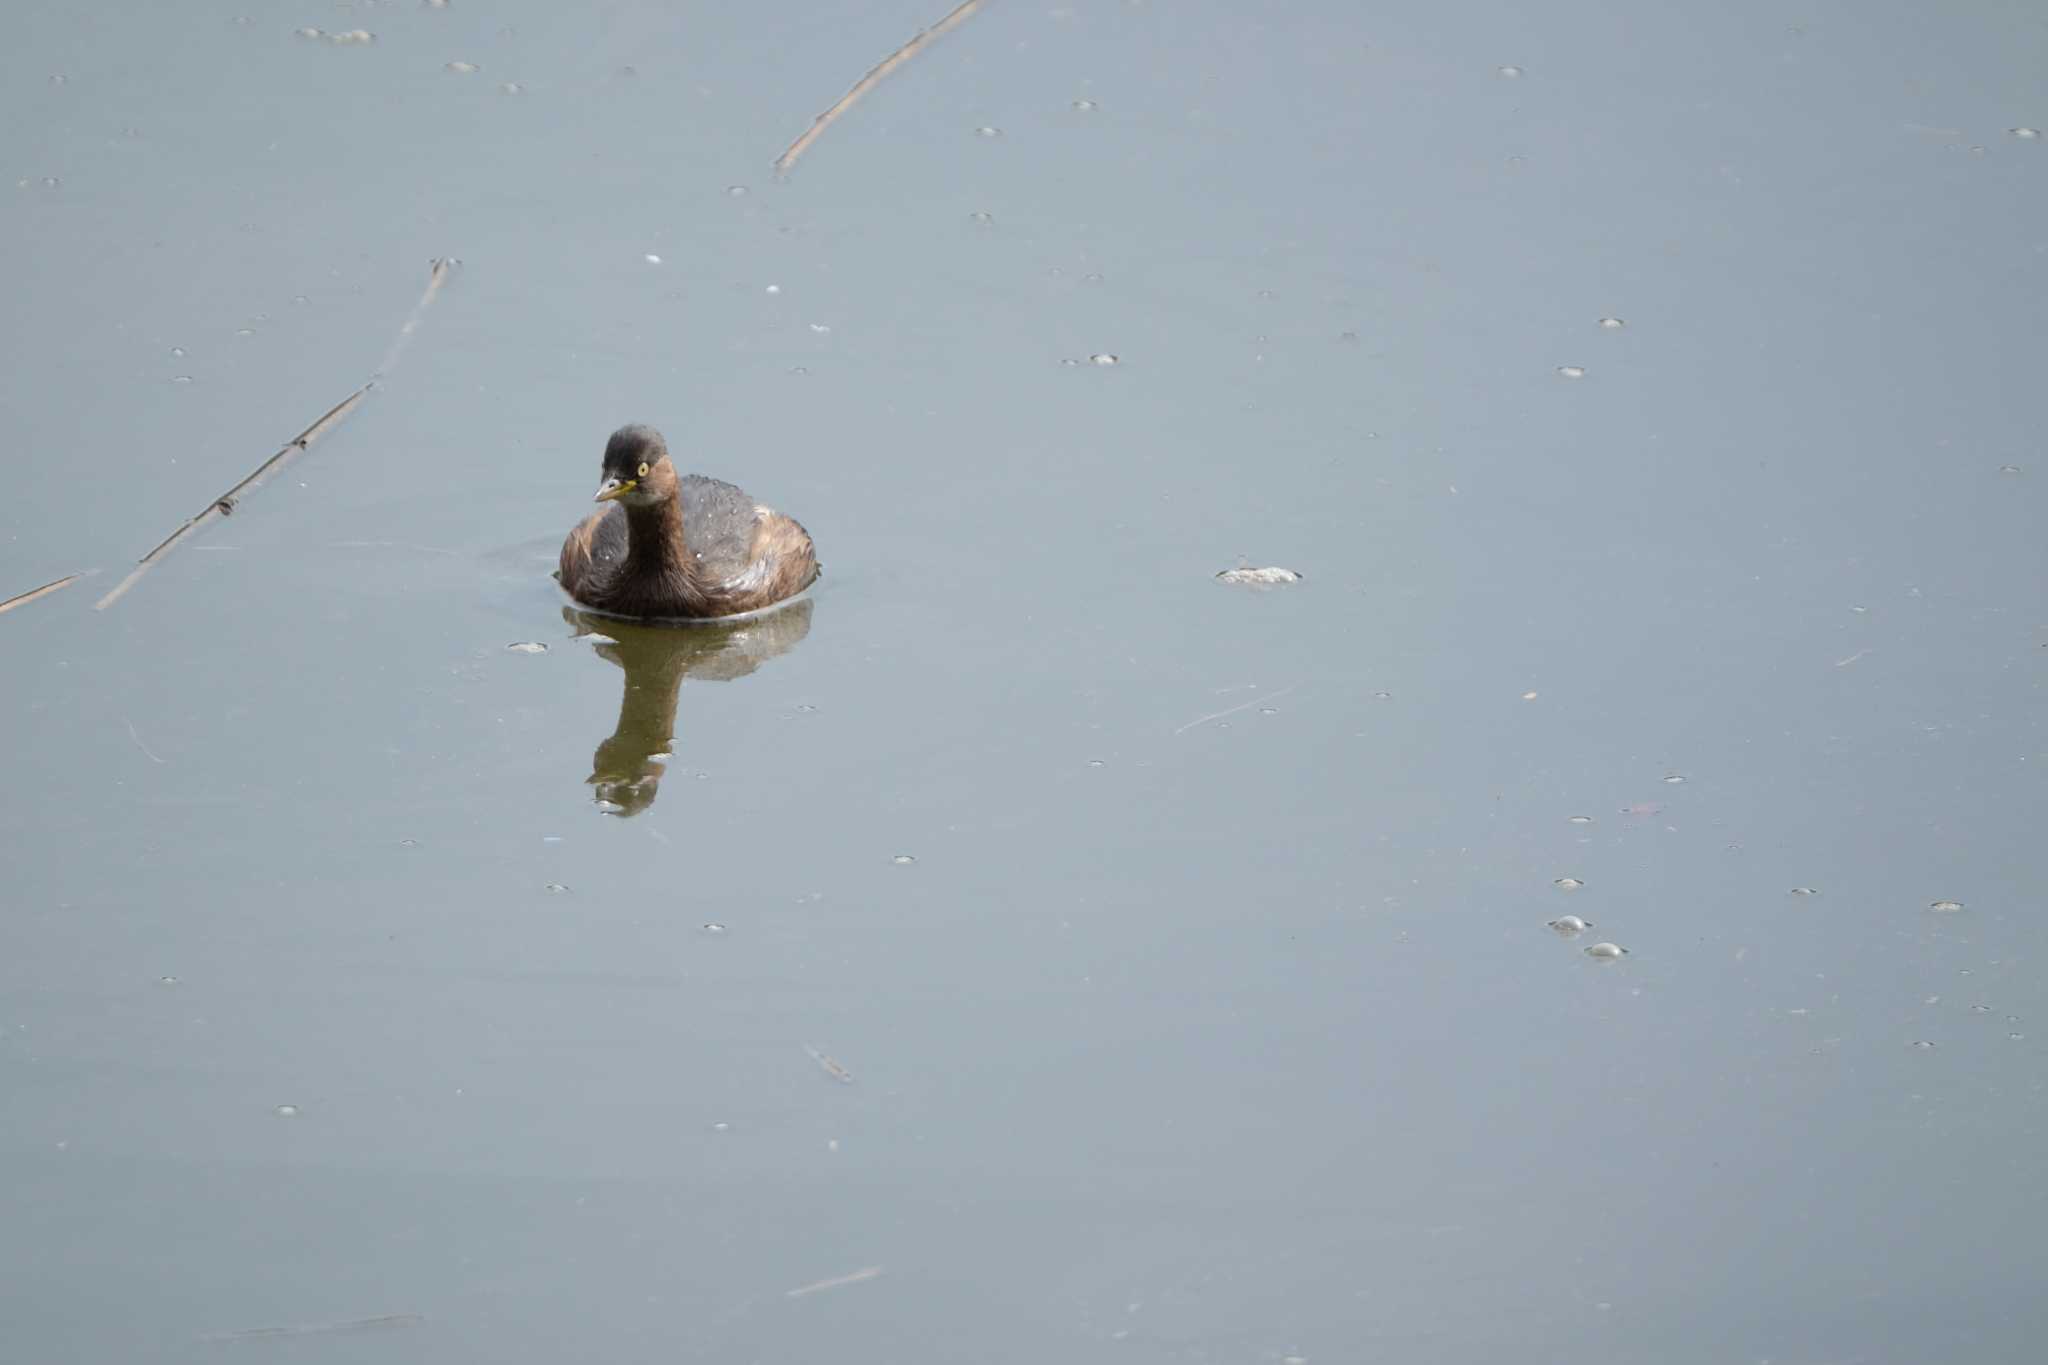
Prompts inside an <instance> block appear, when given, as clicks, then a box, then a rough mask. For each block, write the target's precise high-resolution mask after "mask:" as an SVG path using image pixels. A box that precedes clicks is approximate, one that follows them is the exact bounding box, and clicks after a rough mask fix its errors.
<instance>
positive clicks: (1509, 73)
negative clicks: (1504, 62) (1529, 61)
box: [1494, 66, 1522, 80]
mask: <svg viewBox="0 0 2048 1365" xmlns="http://www.w3.org/2000/svg"><path fill="white" fill-rule="evenodd" d="M1494 70H1496V71H1498V72H1499V73H1500V74H1501V75H1503V76H1506V77H1507V78H1508V79H1509V80H1514V79H1515V78H1516V77H1517V76H1519V75H1521V74H1522V68H1521V67H1519V66H1499V67H1495V68H1494Z"/></svg>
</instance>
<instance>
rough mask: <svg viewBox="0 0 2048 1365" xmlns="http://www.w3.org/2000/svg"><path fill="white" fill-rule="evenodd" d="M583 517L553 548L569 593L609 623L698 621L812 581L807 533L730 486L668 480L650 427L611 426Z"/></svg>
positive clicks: (662, 450) (671, 470)
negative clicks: (594, 507)
mask: <svg viewBox="0 0 2048 1365" xmlns="http://www.w3.org/2000/svg"><path fill="white" fill-rule="evenodd" d="M597 501H599V502H605V503H610V504H611V506H609V507H606V508H604V509H603V510H602V511H599V512H593V513H591V514H590V516H588V517H586V518H585V519H584V521H583V523H582V524H581V525H580V526H578V527H577V528H576V529H575V530H573V531H571V532H570V533H569V538H568V539H567V540H565V541H563V542H562V567H561V571H560V573H559V574H558V575H557V576H558V577H559V578H560V579H561V581H562V587H563V588H564V589H566V590H567V591H568V594H569V596H571V597H573V598H575V599H576V600H577V601H578V602H580V603H582V604H583V605H584V606H586V607H591V608H594V609H596V610H598V611H602V612H610V613H611V614H613V615H615V616H640V617H670V618H686V619H687V618H696V619H700V620H701V619H704V618H707V617H716V616H734V615H737V614H739V613H741V612H748V611H758V610H760V609H761V608H763V607H769V606H773V605H774V604H775V603H777V602H781V601H784V600H785V599H787V598H791V597H794V596H796V594H798V593H800V592H802V591H803V590H804V589H805V588H808V587H809V586H810V585H811V584H812V582H813V581H815V580H816V578H817V577H818V559H817V554H816V552H815V551H814V550H813V548H812V546H811V537H810V533H809V532H807V531H805V530H804V528H803V527H801V526H799V525H798V524H797V523H796V522H794V521H792V520H791V519H790V518H788V517H785V516H784V515H782V513H780V512H778V511H776V510H775V509H774V508H772V507H766V506H763V505H762V504H760V503H757V502H755V501H754V500H753V499H752V498H750V497H748V496H747V495H746V494H745V493H743V492H741V491H740V490H739V489H737V488H735V487H733V486H732V485H731V484H729V483H725V482H722V481H720V480H718V479H707V478H704V477H703V476H702V475H699V474H690V475H686V476H684V477H681V478H678V477H677V475H676V467H675V466H674V465H673V464H671V463H669V458H668V444H667V443H666V442H665V441H663V440H662V439H661V433H660V432H658V431H656V430H655V429H654V428H653V427H649V426H640V425H638V424H635V425H633V426H626V427H620V428H619V429H618V430H617V431H615V432H613V433H612V438H611V440H610V441H608V442H606V443H605V448H604V482H603V484H601V485H600V486H599V487H598V490H597Z"/></svg>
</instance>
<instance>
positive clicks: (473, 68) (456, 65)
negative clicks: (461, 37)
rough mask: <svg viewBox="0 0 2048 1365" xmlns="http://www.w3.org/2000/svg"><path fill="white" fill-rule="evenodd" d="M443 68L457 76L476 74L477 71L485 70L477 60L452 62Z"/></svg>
mask: <svg viewBox="0 0 2048 1365" xmlns="http://www.w3.org/2000/svg"><path fill="white" fill-rule="evenodd" d="M441 69H442V70H443V71H446V72H448V73H449V74H451V75H455V76H474V75H475V74H476V73H477V72H479V71H481V70H483V68H482V67H480V66H478V65H477V64H476V63H475V62H450V63H448V64H447V65H446V66H444V67H442V68H441Z"/></svg>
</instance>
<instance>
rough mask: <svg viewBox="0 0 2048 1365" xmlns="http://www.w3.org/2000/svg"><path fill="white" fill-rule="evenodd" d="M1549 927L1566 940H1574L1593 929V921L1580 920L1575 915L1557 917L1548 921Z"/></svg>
mask: <svg viewBox="0 0 2048 1365" xmlns="http://www.w3.org/2000/svg"><path fill="white" fill-rule="evenodd" d="M1550 927H1551V928H1552V929H1555V930H1556V931H1557V932H1558V933H1560V934H1562V935H1564V936H1565V937H1566V938H1576V937H1577V936H1578V935H1580V934H1583V933H1585V932H1586V931H1587V930H1588V929H1590V928H1592V927H1593V921H1591V920H1589V919H1580V918H1579V917H1578V916H1577V915H1559V916H1558V917H1557V918H1556V919H1554V920H1551V921H1550Z"/></svg>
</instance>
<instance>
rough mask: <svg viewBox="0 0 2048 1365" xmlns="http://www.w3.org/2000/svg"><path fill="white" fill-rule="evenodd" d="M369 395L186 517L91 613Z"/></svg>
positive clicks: (336, 409)
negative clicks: (181, 524)
mask: <svg viewBox="0 0 2048 1365" xmlns="http://www.w3.org/2000/svg"><path fill="white" fill-rule="evenodd" d="M369 392H370V386H369V385H368V384H365V385H363V387H361V388H360V389H357V390H356V391H355V392H354V393H352V394H350V395H349V396H348V397H346V398H344V399H342V400H341V401H340V402H339V403H336V404H335V405H334V406H333V407H331V408H329V409H328V410H327V411H326V412H325V413H324V414H323V415H322V416H321V418H320V420H319V421H317V422H315V423H313V425H312V426H310V427H307V428H306V429H305V430H304V431H302V432H300V433H299V434H298V435H296V436H294V437H292V438H291V440H289V441H287V442H285V443H284V446H283V447H282V448H281V449H280V450H279V451H278V452H277V453H276V454H275V455H272V456H271V457H270V458H269V459H267V460H265V461H264V462H263V463H262V464H260V465H257V466H256V469H255V472H254V473H252V474H250V475H249V476H248V477H247V478H245V479H243V480H242V481H241V482H240V483H238V484H236V485H235V486H234V487H233V488H230V489H229V490H228V491H227V492H225V493H223V494H221V495H220V496H219V497H217V498H215V499H214V500H213V501H212V502H210V503H208V504H207V505H206V507H205V508H204V510H202V511H200V512H197V513H195V514H194V515H193V516H191V517H189V518H187V519H186V522H185V524H184V525H183V526H180V527H179V528H178V529H177V530H175V531H173V532H171V533H170V534H169V535H167V536H165V537H164V538H163V540H162V542H161V543H160V544H158V545H157V547H156V548H155V549H154V550H151V551H150V552H149V553H148V554H146V555H144V556H143V557H142V558H141V559H139V560H137V561H136V564H135V567H134V568H133V569H130V570H129V571H128V576H127V577H126V578H124V579H122V580H121V581H120V582H119V583H116V584H115V585H114V587H113V590H112V591H111V592H109V593H108V594H107V595H106V596H105V597H102V598H101V599H100V600H99V601H97V602H95V603H93V610H94V611H105V610H106V609H107V608H108V607H111V606H113V605H114V603H116V602H118V601H120V600H121V596H122V594H124V593H126V592H127V591H128V589H130V588H132V587H134V586H135V583H136V580H137V579H139V578H141V577H142V576H143V575H144V574H146V573H148V572H149V571H150V570H151V569H153V568H155V567H156V564H157V561H158V560H160V559H162V558H163V557H164V556H165V555H167V554H169V553H170V552H171V550H172V549H173V548H174V547H175V546H176V545H177V543H178V542H179V541H181V540H183V539H184V538H185V537H186V536H189V535H191V534H192V533H193V532H194V531H196V530H198V529H199V528H200V527H202V526H204V525H206V523H207V522H209V521H212V520H213V519H214V518H215V517H225V516H228V515H230V514H231V513H233V512H234V510H235V507H236V505H237V504H238V503H239V502H240V501H241V498H242V495H243V494H245V493H247V492H248V491H249V490H250V489H252V488H254V487H256V485H258V484H260V483H262V482H263V480H264V479H265V478H267V477H268V476H269V475H270V474H271V473H272V472H274V471H275V470H276V469H277V468H278V467H279V466H280V465H282V464H284V462H285V461H287V460H289V459H290V458H291V457H292V456H294V455H296V454H298V453H299V452H300V451H302V450H304V449H306V447H308V446H310V445H312V444H313V442H315V441H317V440H319V439H320V437H321V436H322V435H324V434H325V433H326V432H327V429H328V428H329V427H332V426H333V425H334V424H335V423H336V422H339V421H340V420H341V419H342V418H344V417H346V416H348V415H349V413H350V412H352V411H354V410H355V406H356V404H358V403H360V402H362V401H363V399H364V398H365V397H367V396H368V394H369Z"/></svg>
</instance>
